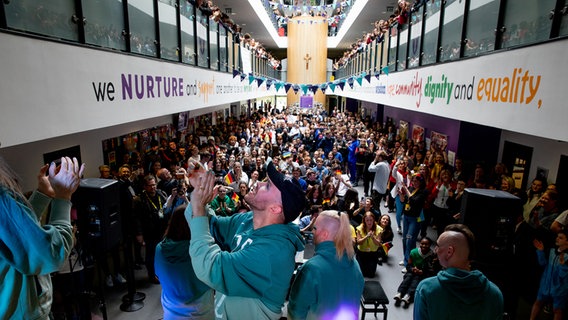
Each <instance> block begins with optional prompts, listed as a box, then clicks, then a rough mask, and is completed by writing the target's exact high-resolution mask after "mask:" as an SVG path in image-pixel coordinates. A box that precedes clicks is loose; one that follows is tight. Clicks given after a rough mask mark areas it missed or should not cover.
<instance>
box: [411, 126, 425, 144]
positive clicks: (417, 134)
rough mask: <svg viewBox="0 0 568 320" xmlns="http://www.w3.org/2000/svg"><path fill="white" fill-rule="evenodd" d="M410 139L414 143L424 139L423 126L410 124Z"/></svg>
mask: <svg viewBox="0 0 568 320" xmlns="http://www.w3.org/2000/svg"><path fill="white" fill-rule="evenodd" d="M412 141H414V143H418V142H420V141H424V127H421V126H419V125H416V124H415V125H413V126H412Z"/></svg>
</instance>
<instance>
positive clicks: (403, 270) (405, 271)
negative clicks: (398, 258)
mask: <svg viewBox="0 0 568 320" xmlns="http://www.w3.org/2000/svg"><path fill="white" fill-rule="evenodd" d="M400 272H402V273H407V272H408V270H406V268H402V270H400Z"/></svg>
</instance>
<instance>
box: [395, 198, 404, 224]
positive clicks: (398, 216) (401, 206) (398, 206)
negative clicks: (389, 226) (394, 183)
mask: <svg viewBox="0 0 568 320" xmlns="http://www.w3.org/2000/svg"><path fill="white" fill-rule="evenodd" d="M394 202H395V207H396V226H397V227H398V228H399V229H400V227H401V226H402V209H404V203H402V201H400V197H399V195H398V194H397V195H396V198H394Z"/></svg>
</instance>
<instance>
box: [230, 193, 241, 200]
mask: <svg viewBox="0 0 568 320" xmlns="http://www.w3.org/2000/svg"><path fill="white" fill-rule="evenodd" d="M231 199H233V201H235V202H239V195H238V194H237V193H236V192H233V195H232V196H231Z"/></svg>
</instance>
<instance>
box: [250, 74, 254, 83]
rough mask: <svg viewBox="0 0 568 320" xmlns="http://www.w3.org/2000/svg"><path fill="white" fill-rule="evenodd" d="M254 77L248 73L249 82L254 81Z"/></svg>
mask: <svg viewBox="0 0 568 320" xmlns="http://www.w3.org/2000/svg"><path fill="white" fill-rule="evenodd" d="M254 80H255V78H254V76H253V75H252V74H249V84H252V83H253V82H254Z"/></svg>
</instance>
